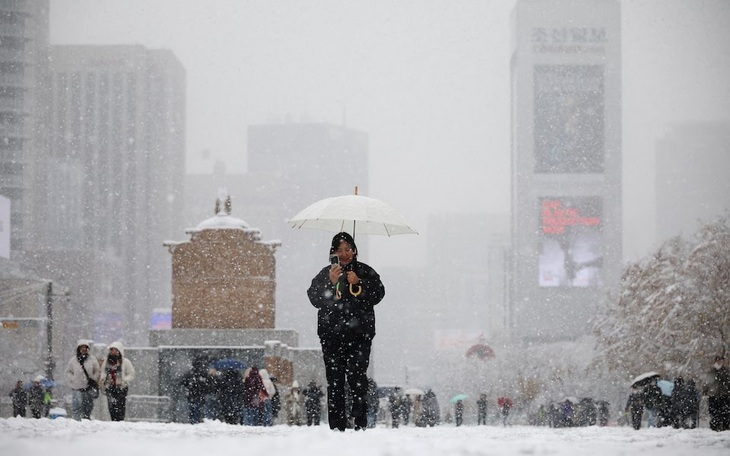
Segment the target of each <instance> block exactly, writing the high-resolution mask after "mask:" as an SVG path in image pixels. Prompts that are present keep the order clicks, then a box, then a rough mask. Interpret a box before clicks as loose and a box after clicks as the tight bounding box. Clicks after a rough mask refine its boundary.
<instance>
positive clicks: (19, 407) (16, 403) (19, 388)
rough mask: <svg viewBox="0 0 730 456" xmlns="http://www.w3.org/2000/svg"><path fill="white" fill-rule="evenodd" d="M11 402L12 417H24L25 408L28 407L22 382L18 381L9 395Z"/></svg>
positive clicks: (26, 394) (26, 395)
mask: <svg viewBox="0 0 730 456" xmlns="http://www.w3.org/2000/svg"><path fill="white" fill-rule="evenodd" d="M8 396H10V397H11V398H12V401H13V416H23V417H24V416H25V407H26V406H27V405H28V393H27V392H26V391H25V390H24V389H23V382H22V381H20V380H18V383H17V384H16V385H15V388H13V390H12V391H10V394H8Z"/></svg>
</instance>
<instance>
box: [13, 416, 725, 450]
mask: <svg viewBox="0 0 730 456" xmlns="http://www.w3.org/2000/svg"><path fill="white" fill-rule="evenodd" d="M93 454H124V455H129V456H146V455H150V456H152V455H154V456H164V455H176V456H216V455H225V454H237V455H260V456H279V455H297V456H306V455H317V456H330V455H332V456H340V455H363V456H401V455H438V456H445V455H462V456H475V455H495V456H496V455H499V456H504V455H507V456H509V455H515V456H525V455H561V456H562V455H576V456H607V455H623V456H633V455H651V456H679V455H682V456H684V455H687V456H689V455H703V456H704V455H718V456H720V455H722V456H727V455H728V454H730V432H713V431H711V430H709V429H707V428H702V429H693V430H682V429H680V430H677V429H672V428H662V429H656V428H651V429H641V430H639V431H635V430H633V429H631V428H629V427H595V426H593V427H582V428H564V429H551V428H548V427H530V426H510V427H507V428H504V427H496V426H481V427H477V426H462V427H458V428H457V427H454V426H453V425H444V426H439V427H435V428H415V427H401V428H399V429H389V428H376V429H369V430H367V431H366V432H356V431H346V432H342V433H341V432H333V431H330V430H329V429H328V428H327V427H326V426H319V427H311V428H308V427H306V426H305V427H288V426H284V425H278V426H274V427H269V428H261V427H245V426H233V425H227V424H223V423H220V422H217V421H213V422H205V423H203V424H199V425H190V424H179V423H167V424H165V423H141V422H138V423H130V422H120V423H113V422H107V421H83V422H79V421H73V420H70V419H63V418H59V419H55V420H50V419H46V418H44V419H41V420H34V419H23V418H8V419H0V455H7V456H25V455H28V456H30V455H32V456H39V455H48V456H79V455H93Z"/></svg>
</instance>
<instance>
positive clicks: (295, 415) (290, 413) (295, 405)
mask: <svg viewBox="0 0 730 456" xmlns="http://www.w3.org/2000/svg"><path fill="white" fill-rule="evenodd" d="M303 404H304V397H302V393H301V392H300V391H299V382H298V381H296V380H294V382H293V383H292V384H291V388H290V389H289V393H287V394H286V396H284V408H285V409H286V424H288V425H289V426H301V425H302V422H303V420H302V405H303Z"/></svg>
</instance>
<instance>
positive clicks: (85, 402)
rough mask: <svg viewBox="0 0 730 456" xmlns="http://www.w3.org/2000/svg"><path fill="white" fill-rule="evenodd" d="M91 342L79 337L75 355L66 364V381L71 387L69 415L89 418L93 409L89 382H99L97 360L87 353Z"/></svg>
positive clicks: (78, 418)
mask: <svg viewBox="0 0 730 456" xmlns="http://www.w3.org/2000/svg"><path fill="white" fill-rule="evenodd" d="M90 347H91V342H90V341H88V340H84V339H80V340H79V341H78V342H77V343H76V355H75V356H73V357H71V359H70V360H69V361H68V364H67V365H66V382H67V385H68V386H69V387H70V388H71V390H72V393H71V417H72V418H73V419H75V420H82V419H84V420H90V419H91V412H92V411H93V410H94V399H95V397H94V395H93V393H92V391H91V389H90V385H91V382H96V383H97V387H98V383H99V372H100V371H101V369H100V368H99V361H97V359H96V358H95V357H93V356H91V353H89V349H90ZM97 391H98V390H97Z"/></svg>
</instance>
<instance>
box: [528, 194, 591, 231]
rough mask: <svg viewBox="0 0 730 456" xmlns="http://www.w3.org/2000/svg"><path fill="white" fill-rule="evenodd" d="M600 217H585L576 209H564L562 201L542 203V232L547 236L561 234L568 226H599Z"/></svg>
mask: <svg viewBox="0 0 730 456" xmlns="http://www.w3.org/2000/svg"><path fill="white" fill-rule="evenodd" d="M600 224H601V219H600V217H590V216H589V217H584V216H582V215H581V214H580V210H579V209H578V208H575V207H563V205H562V203H561V202H560V200H549V199H546V200H543V201H542V232H543V233H545V234H561V233H564V232H565V227H567V226H575V225H582V226H598V225H600Z"/></svg>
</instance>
